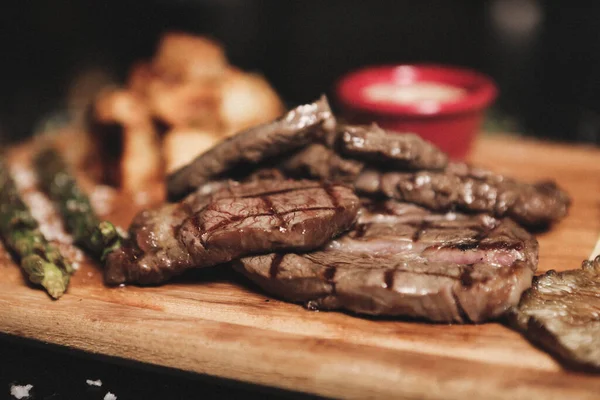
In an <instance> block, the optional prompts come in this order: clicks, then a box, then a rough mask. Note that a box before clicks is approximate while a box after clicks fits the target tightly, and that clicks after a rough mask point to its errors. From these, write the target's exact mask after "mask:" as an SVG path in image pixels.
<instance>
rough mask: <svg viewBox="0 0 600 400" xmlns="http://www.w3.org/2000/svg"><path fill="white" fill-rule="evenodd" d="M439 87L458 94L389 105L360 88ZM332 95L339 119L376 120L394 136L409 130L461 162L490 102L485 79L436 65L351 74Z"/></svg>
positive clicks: (491, 84) (492, 94)
mask: <svg viewBox="0 0 600 400" xmlns="http://www.w3.org/2000/svg"><path fill="white" fill-rule="evenodd" d="M415 83H428V84H444V85H449V86H452V87H455V88H461V89H462V90H463V91H462V92H461V94H460V95H458V96H455V97H456V98H453V99H448V100H431V99H428V100H415V101H414V102H408V103H407V102H402V103H401V102H395V101H390V100H381V99H377V100H374V99H371V98H370V97H369V96H368V95H366V94H365V89H366V88H369V87H372V85H379V84H392V85H411V84H415ZM336 94H337V97H338V100H339V102H340V105H341V106H342V109H343V115H344V117H345V118H346V120H348V121H349V122H351V123H357V124H365V123H371V122H377V123H378V124H379V125H380V126H381V127H383V128H386V129H389V130H393V131H397V132H413V133H417V134H419V135H420V136H422V137H423V138H425V139H427V140H429V141H431V142H433V143H435V144H436V145H437V146H438V147H439V148H440V149H442V150H443V151H445V152H447V153H448V154H449V155H450V157H452V158H454V159H462V158H464V157H465V156H466V155H467V154H468V152H469V150H470V148H471V145H472V143H473V140H474V139H475V137H476V135H477V133H478V132H479V129H480V128H481V123H482V120H483V116H484V112H485V109H486V108H487V107H488V106H489V105H490V104H491V103H492V102H493V101H494V99H495V98H496V94H497V89H496V85H495V84H494V82H493V81H492V80H491V79H490V78H488V77H487V76H485V75H482V74H480V73H478V72H475V71H471V70H468V69H463V68H455V67H447V66H441V65H397V66H380V67H369V68H364V69H361V70H358V71H356V72H352V73H350V74H348V75H346V76H344V77H342V79H341V80H340V81H339V82H338V84H337V88H336Z"/></svg>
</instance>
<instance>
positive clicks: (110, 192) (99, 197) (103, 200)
mask: <svg viewBox="0 0 600 400" xmlns="http://www.w3.org/2000/svg"><path fill="white" fill-rule="evenodd" d="M115 195H116V191H115V189H113V188H111V187H110V186H105V185H98V186H96V187H94V190H92V193H90V203H92V207H93V208H94V210H95V211H96V213H97V214H98V215H100V216H104V215H106V214H109V213H110V212H111V210H112V203H113V201H114V198H115Z"/></svg>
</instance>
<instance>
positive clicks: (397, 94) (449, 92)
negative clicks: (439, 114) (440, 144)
mask: <svg viewBox="0 0 600 400" xmlns="http://www.w3.org/2000/svg"><path fill="white" fill-rule="evenodd" d="M466 94H467V91H466V90H465V89H463V88H461V87H457V86H452V85H448V84H445V83H437V82H415V83H409V84H394V83H377V84H373V85H370V86H367V87H365V88H364V89H363V96H365V98H367V99H368V100H370V101H377V102H385V103H395V104H415V103H424V102H425V103H431V102H437V103H449V102H452V101H456V100H458V99H460V98H462V97H464V96H465V95H466Z"/></svg>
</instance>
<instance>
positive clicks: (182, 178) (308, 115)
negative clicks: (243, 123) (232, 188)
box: [167, 96, 335, 200]
mask: <svg viewBox="0 0 600 400" xmlns="http://www.w3.org/2000/svg"><path fill="white" fill-rule="evenodd" d="M334 126H335V118H334V116H333V114H332V112H331V109H330V108H329V104H328V102H327V99H326V98H325V97H324V96H323V97H322V98H321V99H320V100H317V101H316V102H314V103H312V104H307V105H303V106H299V107H297V108H295V109H293V110H291V111H289V112H288V113H287V114H285V115H283V116H282V117H281V118H279V119H278V120H275V121H273V122H270V123H267V124H263V125H259V126H256V127H253V128H250V129H248V130H245V131H243V132H240V133H239V134H237V135H235V136H232V137H230V138H228V139H226V140H224V141H222V142H221V143H219V144H218V145H216V146H215V147H213V148H212V149H210V150H209V151H207V152H205V153H204V154H202V155H200V156H198V157H197V158H196V159H195V160H194V161H192V162H191V163H190V164H188V165H186V166H184V167H182V168H181V169H179V170H177V171H175V172H174V173H172V174H171V175H169V176H168V177H167V191H168V195H169V199H171V200H178V199H181V198H182V197H184V196H185V195H187V194H188V193H190V192H192V191H193V190H194V189H196V188H197V187H198V186H200V185H202V184H204V183H205V182H207V181H209V180H211V179H214V178H215V177H219V176H221V175H223V174H225V173H227V172H229V171H231V170H232V169H233V168H234V167H236V166H239V165H242V164H253V165H254V164H257V163H260V162H263V161H266V160H268V159H271V158H273V157H276V156H278V155H282V154H285V153H287V152H290V151H292V150H294V149H298V148H300V147H302V146H305V145H307V144H309V143H311V142H313V141H315V140H318V139H319V138H320V137H321V136H323V135H324V134H325V132H326V131H327V130H330V129H333V128H334Z"/></svg>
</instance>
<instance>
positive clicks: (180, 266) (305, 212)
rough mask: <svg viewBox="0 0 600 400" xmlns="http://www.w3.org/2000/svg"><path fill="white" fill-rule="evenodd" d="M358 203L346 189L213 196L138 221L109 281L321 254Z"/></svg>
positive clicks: (296, 187)
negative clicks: (277, 254) (290, 254)
mask: <svg viewBox="0 0 600 400" xmlns="http://www.w3.org/2000/svg"><path fill="white" fill-rule="evenodd" d="M359 207H360V203H359V200H358V198H357V197H356V196H355V195H354V193H353V191H352V190H351V189H349V188H347V187H345V186H342V185H334V184H324V183H319V182H313V181H291V180H286V181H254V182H249V183H246V184H236V183H233V182H229V183H228V184H227V187H225V188H223V189H221V190H219V191H217V192H216V193H214V194H208V195H202V194H198V195H197V196H195V197H194V198H189V199H186V201H184V202H182V203H180V204H170V205H166V206H164V207H162V208H160V209H157V210H154V211H147V212H144V213H142V214H140V215H139V216H138V217H137V218H136V219H135V220H134V223H133V224H132V228H131V230H130V231H131V232H130V233H131V240H129V241H128V242H127V243H126V244H125V246H123V248H121V249H119V250H117V251H115V252H113V253H111V254H110V255H109V257H108V258H107V262H106V269H105V275H104V276H105V281H106V282H107V283H109V284H119V283H124V282H134V283H140V284H155V283H160V282H163V281H165V280H167V279H169V278H170V277H171V276H173V275H177V274H180V273H182V272H183V271H185V270H187V269H189V268H199V267H208V266H213V265H217V264H221V263H225V262H228V261H230V260H233V259H235V258H238V257H240V256H243V255H248V254H256V253H265V252H271V251H274V250H275V251H276V250H298V251H308V250H312V249H315V248H318V247H321V246H323V245H324V244H325V243H327V242H328V241H329V240H331V239H332V238H333V237H336V236H338V235H340V234H341V233H342V232H344V231H346V230H348V229H349V228H350V227H351V226H352V225H353V223H354V221H355V219H356V216H357V212H358V209H359Z"/></svg>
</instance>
